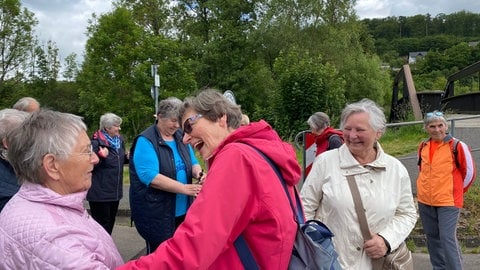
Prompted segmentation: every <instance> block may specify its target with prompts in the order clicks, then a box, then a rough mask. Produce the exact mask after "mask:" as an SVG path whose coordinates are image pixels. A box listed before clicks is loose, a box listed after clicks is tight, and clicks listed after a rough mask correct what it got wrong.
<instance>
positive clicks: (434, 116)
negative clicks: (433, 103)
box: [423, 110, 448, 128]
mask: <svg viewBox="0 0 480 270" xmlns="http://www.w3.org/2000/svg"><path fill="white" fill-rule="evenodd" d="M436 121H442V122H443V123H444V124H445V125H446V126H447V127H448V122H447V119H445V116H444V114H443V112H441V111H438V110H435V111H433V112H429V113H426V114H425V118H423V127H424V128H426V127H427V126H428V125H430V123H432V122H436Z"/></svg>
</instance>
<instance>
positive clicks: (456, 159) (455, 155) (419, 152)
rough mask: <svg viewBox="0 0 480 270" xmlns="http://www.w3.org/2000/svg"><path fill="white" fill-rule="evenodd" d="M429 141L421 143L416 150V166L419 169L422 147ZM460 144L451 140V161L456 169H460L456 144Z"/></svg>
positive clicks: (455, 139)
mask: <svg viewBox="0 0 480 270" xmlns="http://www.w3.org/2000/svg"><path fill="white" fill-rule="evenodd" d="M428 141H429V139H427V140H425V141H422V143H421V144H420V147H419V149H418V162H417V165H418V166H419V167H420V166H421V165H422V149H423V147H424V146H425V145H426V144H427V142H428ZM459 142H460V140H459V139H457V138H453V146H452V153H453V159H454V160H455V166H457V168H460V163H459V162H458V143H459Z"/></svg>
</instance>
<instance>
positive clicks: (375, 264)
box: [347, 175, 384, 270]
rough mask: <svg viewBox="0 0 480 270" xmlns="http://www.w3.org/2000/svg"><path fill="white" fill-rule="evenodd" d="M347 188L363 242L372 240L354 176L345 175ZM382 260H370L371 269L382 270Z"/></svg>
mask: <svg viewBox="0 0 480 270" xmlns="http://www.w3.org/2000/svg"><path fill="white" fill-rule="evenodd" d="M347 180H348V187H349V188H350V192H351V193H352V197H353V202H354V203H355V211H356V212H357V216H358V222H359V224H360V230H361V231H362V236H363V239H364V240H370V239H372V235H371V234H370V229H369V228H368V222H367V216H366V215H365V208H364V207H363V203H362V197H360V191H358V186H357V182H356V181H355V176H353V175H347ZM383 262H384V258H379V259H372V269H373V270H380V269H383Z"/></svg>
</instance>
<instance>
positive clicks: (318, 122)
mask: <svg viewBox="0 0 480 270" xmlns="http://www.w3.org/2000/svg"><path fill="white" fill-rule="evenodd" d="M307 123H308V125H309V126H310V128H311V129H312V131H319V130H320V129H322V128H326V127H328V126H330V117H328V115H327V114H326V113H324V112H316V113H314V114H312V115H311V116H310V117H309V118H308V120H307Z"/></svg>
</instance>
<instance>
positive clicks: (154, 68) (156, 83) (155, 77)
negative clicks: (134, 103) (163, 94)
mask: <svg viewBox="0 0 480 270" xmlns="http://www.w3.org/2000/svg"><path fill="white" fill-rule="evenodd" d="M157 68H158V65H156V64H154V65H152V66H151V69H152V77H153V85H152V88H151V90H150V91H151V94H152V98H153V100H154V102H155V116H156V115H157V112H158V96H159V95H158V89H159V88H160V76H159V75H158V74H157Z"/></svg>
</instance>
